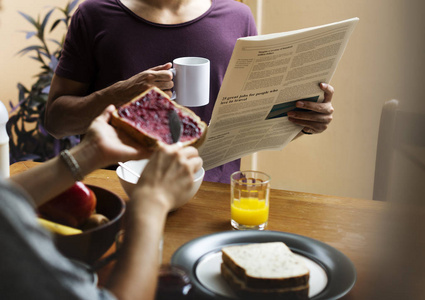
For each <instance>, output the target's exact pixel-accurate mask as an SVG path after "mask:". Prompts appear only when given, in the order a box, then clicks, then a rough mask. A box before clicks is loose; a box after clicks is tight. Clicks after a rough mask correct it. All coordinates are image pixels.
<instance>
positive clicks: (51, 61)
mask: <svg viewBox="0 0 425 300" xmlns="http://www.w3.org/2000/svg"><path fill="white" fill-rule="evenodd" d="M78 1H79V0H72V1H70V2H68V3H67V4H66V6H65V8H60V7H54V8H52V9H50V10H49V11H48V12H47V13H46V14H45V15H44V17H40V15H39V16H38V18H37V19H34V18H32V17H31V16H29V15H27V14H25V13H23V12H19V13H20V14H21V15H22V16H23V17H24V18H25V19H26V20H27V21H28V22H30V23H31V24H32V25H33V26H34V28H35V30H34V31H27V32H25V33H26V38H27V39H30V38H32V37H36V38H37V39H38V41H39V43H38V44H36V45H31V46H28V47H26V48H24V49H22V50H21V51H19V52H18V54H20V55H29V54H32V55H31V56H30V57H31V58H32V59H34V60H36V61H38V62H39V63H40V64H41V71H40V73H38V74H36V75H35V76H34V77H35V82H34V83H33V84H32V86H31V88H27V87H25V86H24V85H23V84H21V83H18V90H19V96H18V98H19V101H18V103H17V104H16V105H13V104H12V103H11V102H10V107H11V111H10V117H9V121H8V122H7V124H6V129H7V133H8V135H9V137H10V139H9V148H10V163H14V162H17V161H22V160H34V161H45V160H48V159H50V158H52V157H54V156H56V155H57V154H59V152H60V151H61V150H63V149H69V148H71V147H73V146H74V145H76V144H77V143H78V142H79V140H80V139H79V136H69V137H64V138H61V139H56V138H54V137H53V136H51V135H50V134H49V133H48V132H47V131H46V130H45V128H44V114H45V109H46V103H47V98H48V94H49V90H50V84H51V81H52V77H53V74H54V70H55V68H56V65H57V64H58V61H59V57H60V54H61V50H62V47H63V43H64V40H65V33H66V31H65V33H64V34H63V36H62V39H61V40H60V41H58V40H55V39H50V38H48V34H50V33H52V31H53V30H55V29H56V28H58V25H60V24H64V25H65V27H66V29H68V24H69V21H70V19H71V12H72V11H73V9H74V8H75V6H76V5H77V3H78ZM55 11H59V12H60V13H61V17H60V18H58V19H56V20H55V21H54V22H53V24H52V26H51V27H50V31H49V32H48V34H46V31H47V23H48V21H49V20H50V17H51V16H52V13H53V12H55ZM48 41H50V43H48ZM49 44H50V45H52V44H53V45H54V46H53V47H52V46H50V47H49ZM51 48H55V49H53V50H52V49H51Z"/></svg>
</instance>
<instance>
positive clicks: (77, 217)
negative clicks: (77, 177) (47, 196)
mask: <svg viewBox="0 0 425 300" xmlns="http://www.w3.org/2000/svg"><path fill="white" fill-rule="evenodd" d="M95 208H96V195H95V194H94V193H93V191H92V190H91V189H90V188H89V187H87V186H86V185H85V184H84V183H82V182H80V181H77V182H76V183H75V184H74V185H73V186H72V187H70V188H69V189H68V190H66V191H65V192H63V193H62V194H60V195H58V196H56V197H55V198H53V199H52V200H50V201H48V202H46V203H45V204H43V205H41V206H40V207H39V208H38V212H39V213H40V214H41V215H42V216H43V217H44V218H46V219H49V220H51V221H54V222H57V223H60V224H63V225H67V226H71V227H75V228H78V227H80V226H81V225H82V224H83V223H84V222H85V221H86V220H87V218H88V217H90V216H91V215H92V214H93V212H94V210H95Z"/></svg>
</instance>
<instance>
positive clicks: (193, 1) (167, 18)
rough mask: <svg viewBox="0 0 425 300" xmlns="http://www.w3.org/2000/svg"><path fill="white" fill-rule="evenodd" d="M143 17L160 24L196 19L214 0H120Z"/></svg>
mask: <svg viewBox="0 0 425 300" xmlns="http://www.w3.org/2000/svg"><path fill="white" fill-rule="evenodd" d="M120 1H121V2H122V4H123V5H125V6H126V7H127V8H128V9H130V10H131V11H132V12H134V13H135V14H137V15H138V16H140V17H141V18H143V19H145V20H148V21H150V22H154V23H158V24H180V23H184V22H188V21H191V20H193V19H196V18H197V17H199V16H201V15H202V14H203V13H205V12H206V11H207V10H208V9H209V8H210V6H211V1H212V0H120Z"/></svg>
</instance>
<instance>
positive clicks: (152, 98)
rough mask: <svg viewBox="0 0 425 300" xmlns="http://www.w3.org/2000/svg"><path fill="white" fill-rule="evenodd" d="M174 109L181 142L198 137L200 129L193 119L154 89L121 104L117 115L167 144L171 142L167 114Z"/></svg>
mask: <svg viewBox="0 0 425 300" xmlns="http://www.w3.org/2000/svg"><path fill="white" fill-rule="evenodd" d="M171 110H176V111H177V114H178V115H179V117H180V121H181V123H182V129H183V130H182V133H181V137H180V141H181V142H183V143H184V142H186V141H189V140H193V139H196V138H199V137H200V136H201V133H202V132H201V129H200V128H199V126H198V124H197V123H196V122H195V120H194V119H193V118H192V117H190V116H188V115H183V114H182V113H181V111H179V110H178V109H177V108H176V107H175V106H174V105H173V104H172V103H171V102H170V100H168V99H167V98H165V97H164V96H163V95H161V94H159V93H158V92H156V91H155V90H151V91H149V92H148V93H147V94H145V95H144V96H143V97H142V98H139V99H138V100H136V101H132V102H130V103H129V104H126V105H123V106H122V107H120V108H119V109H118V115H119V116H120V117H121V118H123V119H124V120H125V121H126V122H128V123H129V124H131V125H133V126H134V127H136V128H138V129H139V130H140V131H141V132H143V133H145V134H147V135H149V136H151V137H153V138H155V139H157V140H159V141H162V142H164V143H167V144H172V143H173V141H172V138H171V132H170V127H169V122H168V115H169V112H170V111H171Z"/></svg>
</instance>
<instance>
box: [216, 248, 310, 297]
mask: <svg viewBox="0 0 425 300" xmlns="http://www.w3.org/2000/svg"><path fill="white" fill-rule="evenodd" d="M222 259H223V263H222V264H221V275H222V276H223V278H224V279H225V281H226V282H227V283H228V284H229V285H230V286H231V287H232V289H233V290H234V291H235V292H236V293H237V294H238V295H239V296H240V297H241V299H308V291H309V278H310V271H309V269H308V268H307V267H306V265H305V264H304V262H303V261H302V260H300V258H299V257H298V256H296V255H295V254H294V253H293V252H292V251H291V250H290V249H289V248H288V247H287V246H286V245H285V244H284V243H282V242H270V243H256V244H246V245H235V246H228V247H224V248H223V249H222Z"/></svg>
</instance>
